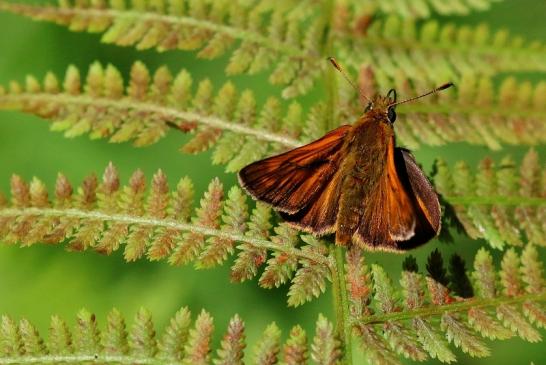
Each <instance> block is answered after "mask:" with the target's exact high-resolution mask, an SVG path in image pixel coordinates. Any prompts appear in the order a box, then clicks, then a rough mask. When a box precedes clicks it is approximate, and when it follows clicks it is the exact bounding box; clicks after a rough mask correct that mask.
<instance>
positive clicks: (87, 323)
mask: <svg viewBox="0 0 546 365" xmlns="http://www.w3.org/2000/svg"><path fill="white" fill-rule="evenodd" d="M191 317H192V315H191V312H190V310H189V309H188V308H186V307H184V308H181V309H180V310H179V311H178V312H177V313H176V315H175V316H174V317H173V318H172V319H171V324H170V326H168V327H167V329H166V330H165V332H164V333H163V335H162V336H156V333H155V331H154V330H153V328H154V327H155V326H154V323H153V321H152V317H151V314H150V312H148V311H147V310H145V309H140V310H139V312H138V313H137V315H136V316H135V318H134V320H133V323H132V325H131V327H130V328H131V329H130V330H129V331H128V332H127V330H126V327H125V320H124V318H123V316H122V315H121V313H120V312H119V311H117V310H116V309H113V310H112V312H111V313H110V314H109V315H108V319H107V321H105V322H106V325H105V327H104V328H103V329H102V330H101V329H100V326H98V324H97V320H96V318H95V315H93V314H91V313H89V312H88V311H86V310H82V311H80V313H79V314H78V316H77V324H76V327H75V329H74V331H70V330H68V329H67V327H66V325H65V324H64V323H65V322H64V321H63V320H61V319H60V318H58V317H57V316H53V317H52V320H51V329H50V332H49V336H48V338H47V340H44V338H43V337H41V335H40V334H39V333H38V331H37V330H36V328H35V327H34V326H33V325H32V324H31V323H30V322H29V321H28V320H26V319H21V320H20V321H19V322H18V323H17V322H15V321H14V320H13V319H11V318H10V317H9V316H6V315H3V316H2V324H1V331H0V363H2V364H5V365H8V364H36V363H39V364H58V363H70V364H78V365H84V364H88V363H90V362H96V363H100V364H150V365H167V364H176V365H184V364H209V363H211V362H210V361H209V358H210V356H211V354H212V353H213V352H215V353H216V354H217V357H215V359H214V360H213V363H214V364H216V365H220V364H226V365H227V364H230V365H237V364H240V365H242V364H244V363H251V362H252V363H255V364H264V365H275V364H279V365H280V364H285V365H301V364H306V363H307V361H306V360H307V354H308V353H309V352H313V354H316V355H313V359H315V360H316V362H317V363H318V364H324V365H334V364H337V363H338V362H337V361H338V360H339V359H340V357H339V356H340V349H339V342H337V340H336V339H335V336H334V335H333V330H332V328H333V326H332V324H331V323H330V322H329V321H328V320H327V319H326V318H325V317H324V316H322V315H320V316H319V319H318V321H317V325H316V334H315V336H314V339H313V344H312V345H311V346H310V345H309V344H307V340H306V335H305V332H304V331H303V330H302V329H301V327H300V326H295V327H294V328H293V329H292V331H291V332H290V336H289V338H288V339H287V341H286V343H284V344H283V343H282V342H281V330H280V329H279V328H278V327H277V326H276V325H275V324H274V323H272V324H270V325H269V326H268V327H267V328H266V329H265V331H264V334H263V336H262V338H261V339H260V340H259V342H258V343H256V345H255V346H254V349H255V351H254V355H253V356H252V355H251V354H247V355H246V356H245V354H244V351H243V350H244V348H245V346H246V345H247V343H246V339H245V323H244V322H243V321H242V319H241V318H239V316H238V315H235V316H233V317H232V318H231V320H230V321H229V324H228V326H227V329H226V331H225V334H224V337H223V340H222V342H221V344H220V346H219V347H218V349H214V348H213V347H212V343H211V341H212V338H213V335H214V322H213V318H212V317H211V315H210V314H209V313H208V312H206V311H204V310H203V311H202V312H201V313H200V314H199V315H198V316H197V318H196V319H195V320H193V321H192V318H191ZM59 326H60V327H61V328H62V332H63V333H65V335H63V337H64V338H73V339H74V344H75V346H74V347H72V346H68V347H67V346H65V345H66V343H65V344H64V345H63V346H59V342H58V340H59V338H58V330H59V328H60V327H59ZM190 326H192V329H191V330H189V327H190ZM83 328H85V329H86V330H85V331H83V332H82V331H81V329H83ZM175 328H178V329H181V328H184V330H183V331H182V332H179V331H178V330H176V329H175ZM90 329H92V331H91V332H88V330H90ZM188 330H189V332H188ZM176 332H178V333H176ZM89 336H91V337H89ZM90 339H92V342H93V344H94V345H93V346H94V347H93V346H92V347H88V342H89V340H90ZM173 341H176V346H177V348H178V349H177V350H176V351H174V352H171V349H172V345H173V344H174V343H175V342H173ZM98 343H102V344H104V346H103V347H102V346H98V347H97V344H98ZM80 345H81V347H80ZM281 347H282V348H283V349H284V352H283V353H282V354H281V351H280V349H281ZM245 357H246V358H247V359H245ZM251 357H252V359H251ZM317 359H318V360H317Z"/></svg>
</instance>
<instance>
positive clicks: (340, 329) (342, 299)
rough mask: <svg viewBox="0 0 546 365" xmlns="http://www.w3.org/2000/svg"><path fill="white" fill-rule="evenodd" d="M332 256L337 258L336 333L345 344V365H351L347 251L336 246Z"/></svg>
mask: <svg viewBox="0 0 546 365" xmlns="http://www.w3.org/2000/svg"><path fill="white" fill-rule="evenodd" d="M332 255H333V257H334V258H335V266H334V272H333V275H332V292H333V297H334V298H333V299H334V310H335V314H336V332H337V335H338V338H339V339H340V340H341V342H342V344H343V364H345V365H351V364H352V363H353V351H352V324H351V319H350V317H349V298H348V295H347V284H346V281H345V279H346V276H345V260H344V256H345V250H344V248H343V247H342V246H337V245H336V246H334V247H333V248H332Z"/></svg>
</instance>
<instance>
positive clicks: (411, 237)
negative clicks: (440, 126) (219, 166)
mask: <svg viewBox="0 0 546 365" xmlns="http://www.w3.org/2000/svg"><path fill="white" fill-rule="evenodd" d="M330 61H331V62H332V64H333V65H334V67H336V69H338V70H339V71H340V72H341V73H342V74H343V76H344V77H345V78H346V79H347V80H348V81H349V83H351V85H353V87H355V88H356V86H355V85H354V84H353V83H352V82H351V81H350V79H349V78H348V77H347V76H346V74H345V73H344V72H343V70H342V69H341V66H339V64H338V63H337V62H336V61H335V60H334V59H330ZM452 85H453V84H452V83H447V84H444V85H442V86H440V87H438V88H436V89H434V90H432V91H430V92H428V93H426V94H423V95H421V96H419V97H416V98H412V99H408V100H405V101H401V102H397V100H396V91H395V90H394V89H392V90H390V91H389V92H388V94H387V96H380V95H375V96H373V97H372V98H369V99H368V101H369V103H368V104H367V106H366V108H365V110H364V113H363V114H362V115H361V116H360V118H359V119H358V120H357V121H356V123H354V124H353V125H342V126H341V127H338V128H337V129H334V130H332V131H330V132H329V133H327V134H326V135H325V136H323V137H322V138H320V139H318V140H316V141H314V142H311V143H309V144H307V145H305V146H302V147H299V148H296V149H293V150H291V151H288V152H285V153H282V154H280V155H277V156H273V157H269V158H266V159H264V160H261V161H257V162H254V163H252V164H250V165H248V166H246V167H244V168H243V169H242V170H241V171H240V172H239V182H240V184H241V186H242V187H243V188H244V189H245V190H246V191H247V192H248V193H249V194H250V195H251V196H252V197H253V198H254V199H256V200H259V201H262V202H265V203H268V204H270V205H271V206H272V207H273V208H274V209H275V210H277V211H278V212H279V213H280V215H281V217H282V218H283V219H284V220H285V221H286V222H287V223H288V224H290V225H291V226H294V227H296V228H298V229H300V230H302V231H305V232H309V233H312V234H314V235H316V236H322V235H327V234H334V233H335V243H336V244H338V245H349V244H355V245H357V246H359V247H361V248H366V249H371V250H386V251H395V252H401V251H405V250H408V249H411V248H414V247H417V246H419V245H422V244H424V243H426V242H428V241H429V240H431V239H432V238H434V237H435V236H436V235H437V234H438V233H439V231H440V225H441V223H440V222H441V210H440V204H439V201H438V195H437V194H436V192H435V190H434V188H433V186H432V185H431V183H430V182H429V181H428V179H427V178H426V176H425V174H424V173H423V171H422V170H421V169H420V167H419V166H418V164H417V162H416V160H415V158H414V157H413V155H412V154H411V152H410V151H409V150H407V149H404V148H400V147H396V142H395V133H394V122H395V121H396V110H395V107H396V106H397V105H399V104H403V103H406V102H409V101H412V100H415V99H417V98H421V97H423V96H426V95H430V94H432V93H435V92H437V91H440V90H444V89H447V88H449V87H450V86H452Z"/></svg>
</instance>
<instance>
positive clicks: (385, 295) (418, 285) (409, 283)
mask: <svg viewBox="0 0 546 365" xmlns="http://www.w3.org/2000/svg"><path fill="white" fill-rule="evenodd" d="M355 250H356V249H355ZM359 257H360V256H359V254H358V253H356V252H349V254H348V263H349V265H350V266H351V267H353V270H352V271H354V270H358V271H361V272H367V271H370V272H371V276H372V278H373V287H372V288H370V290H367V291H366V297H367V298H366V301H365V302H364V305H366V306H367V308H366V310H365V311H364V310H360V311H354V310H353V311H352V313H351V314H352V316H353V318H354V326H355V327H356V330H357V331H356V332H357V334H358V337H359V338H360V339H361V341H362V344H363V346H364V349H365V353H366V354H367V355H368V357H369V358H370V361H372V362H373V363H374V364H398V363H399V361H398V358H397V357H396V356H395V354H398V355H400V356H403V357H406V358H410V359H413V360H419V361H423V360H425V359H426V358H427V355H428V356H430V357H432V358H437V359H438V360H440V361H441V362H446V363H450V362H453V361H455V360H456V359H455V355H454V354H453V352H452V351H451V349H450V348H449V346H448V342H449V343H451V344H453V345H454V346H455V347H458V348H460V349H461V350H462V351H463V352H465V353H468V354H469V355H471V356H473V357H484V356H488V355H489V354H490V351H489V349H488V348H487V347H486V345H485V344H484V343H483V342H482V341H481V339H480V337H487V338H491V339H506V338H508V337H510V336H512V335H518V336H520V337H521V338H523V339H524V340H527V341H530V342H537V341H539V340H540V334H539V332H538V331H537V330H536V329H535V328H533V326H532V325H531V323H536V325H537V327H542V326H544V323H543V322H544V317H543V316H542V315H543V314H544V302H546V286H545V285H544V276H543V275H544V274H543V269H542V266H541V262H540V260H539V258H538V253H537V251H536V248H535V246H533V245H527V246H526V247H525V248H524V249H523V252H522V253H521V255H518V254H517V253H516V251H515V250H514V249H513V248H511V249H509V250H508V251H507V252H506V253H505V254H504V258H503V260H502V264H501V268H500V270H499V269H496V268H495V266H494V264H493V259H492V256H491V255H490V254H489V252H487V251H486V250H485V249H480V250H479V252H478V254H477V255H476V258H475V261H474V271H473V273H472V278H473V285H474V288H475V292H476V295H475V296H474V297H471V298H462V297H460V296H457V295H456V294H455V293H454V292H452V291H451V290H450V289H449V287H448V285H449V283H446V285H443V284H441V283H440V282H438V281H436V280H434V279H433V278H432V277H430V276H428V277H424V276H423V275H421V274H419V273H417V272H410V271H404V272H403V273H402V278H401V280H400V285H401V288H400V289H397V288H395V287H394V285H393V284H392V282H391V280H390V278H389V277H388V275H387V274H386V272H385V271H384V269H383V268H382V267H380V266H378V265H371V268H367V267H365V265H364V263H363V261H362V259H361V258H359ZM431 263H432V261H429V264H431ZM434 265H438V260H436V263H435V264H434ZM429 271H430V269H429ZM350 273H351V271H348V275H351V274H350ZM499 279H500V280H499ZM452 281H453V279H452ZM349 282H351V279H350V278H349ZM531 282H532V283H533V284H532V285H530V283H531ZM372 290H373V291H372ZM372 292H373V298H372V297H371V296H370V295H371V293H372ZM350 293H352V291H350ZM531 293H532V294H531ZM530 307H532V308H533V309H532V310H530V311H529V310H528V309H527V308H530ZM538 318H541V319H538ZM537 319H538V320H537ZM530 322H531V323H530Z"/></svg>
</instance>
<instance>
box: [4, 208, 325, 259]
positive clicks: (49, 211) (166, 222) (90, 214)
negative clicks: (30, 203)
mask: <svg viewBox="0 0 546 365" xmlns="http://www.w3.org/2000/svg"><path fill="white" fill-rule="evenodd" d="M26 216H45V217H71V218H79V219H83V220H100V221H104V222H118V223H125V224H135V225H139V226H150V227H165V228H171V229H175V230H179V231H185V232H194V233H199V234H203V235H205V236H215V237H220V238H224V239H227V240H231V241H235V242H245V243H248V244H250V245H253V246H255V247H259V248H265V249H268V250H272V251H277V252H285V253H287V254H289V255H293V256H296V257H298V258H303V259H308V260H311V261H313V262H316V263H319V264H322V265H325V266H327V267H328V268H331V266H332V265H331V262H330V260H328V258H326V257H324V256H323V255H319V254H316V253H313V252H308V251H303V250H300V249H298V248H295V247H288V246H286V245H281V244H276V243H274V242H271V241H267V240H263V239H258V238H251V237H248V236H245V235H242V234H234V233H231V232H227V231H221V230H218V229H212V228H207V227H200V226H197V225H194V224H190V223H183V222H177V221H174V220H170V219H154V218H151V217H136V216H130V215H124V214H106V213H102V212H97V211H83V210H79V209H66V210H63V209H54V208H22V209H17V208H6V209H2V210H0V217H9V218H18V217H26Z"/></svg>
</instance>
